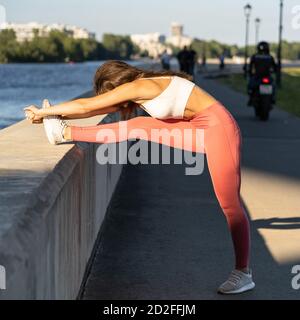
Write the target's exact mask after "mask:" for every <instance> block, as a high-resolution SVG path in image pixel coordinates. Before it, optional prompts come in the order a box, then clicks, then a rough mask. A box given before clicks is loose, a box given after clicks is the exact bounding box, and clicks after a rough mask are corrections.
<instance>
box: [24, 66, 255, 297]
mask: <svg viewBox="0 0 300 320" xmlns="http://www.w3.org/2000/svg"><path fill="white" fill-rule="evenodd" d="M94 89H95V93H96V96H95V97H92V98H82V99H76V100H73V101H70V102H65V103H61V104H58V105H56V106H51V107H50V105H49V103H47V100H45V101H44V105H43V108H42V109H39V108H37V107H36V106H29V107H27V108H25V109H24V110H25V113H26V116H27V118H28V119H29V120H31V121H32V123H40V122H42V121H43V122H44V126H45V130H46V134H47V137H48V139H49V142H50V143H52V144H58V143H61V142H66V141H85V142H94V143H95V142H96V143H114V142H120V141H124V140H127V139H132V138H139V137H140V133H139V129H142V130H143V131H144V132H146V133H147V137H146V138H145V137H144V135H143V137H142V139H148V140H150V141H154V142H157V143H163V142H162V138H161V136H159V137H157V135H156V136H155V135H152V134H150V132H151V130H153V129H164V130H166V129H167V130H168V129H169V130H172V129H177V130H178V129H179V130H180V132H183V131H184V130H185V129H192V130H194V131H195V129H197V128H198V129H202V130H203V131H204V144H203V145H202V147H201V146H200V148H197V145H196V143H195V135H193V136H192V138H191V141H190V142H191V143H189V144H188V146H186V147H185V146H181V148H182V149H186V150H189V151H195V152H199V151H200V152H203V153H205V154H206V157H207V163H208V168H209V172H210V175H211V178H212V182H213V187H214V191H215V193H216V196H217V199H218V201H219V204H220V206H221V208H222V210H223V212H224V214H225V217H226V220H227V223H228V227H229V230H230V232H231V236H232V240H233V245H234V251H235V268H234V270H233V271H232V272H231V274H230V275H229V278H228V280H227V281H225V282H224V283H223V284H222V285H221V286H220V287H219V288H218V292H219V293H223V294H233V293H241V292H244V291H247V290H251V289H253V288H254V286H255V284H254V282H253V281H252V273H251V270H250V268H249V251H250V235H249V234H250V232H249V222H248V218H247V215H246V213H245V210H244V208H243V205H242V202H241V198H240V183H241V174H240V151H241V150H240V149H241V133H240V129H239V127H238V125H237V123H236V121H235V120H234V118H233V116H232V115H231V114H230V113H229V111H228V110H227V109H226V108H225V107H224V106H223V105H222V104H221V103H220V102H218V101H217V100H216V99H214V98H213V97H212V96H210V95H209V94H208V93H206V92H205V91H203V90H202V89H201V88H199V87H198V86H196V85H195V84H194V83H193V82H192V81H191V78H190V77H189V76H188V75H186V74H185V73H180V72H172V71H163V72H154V71H144V70H141V69H138V68H135V67H132V66H130V65H128V64H126V63H124V62H121V61H108V62H106V63H105V64H103V65H102V66H101V67H99V69H98V70H97V71H96V74H95V78H94ZM136 107H141V108H143V109H144V110H146V111H147V112H148V113H149V114H150V115H151V117H147V116H139V117H135V118H131V119H128V118H129V117H130V114H131V112H132V111H133V109H134V108H136ZM116 111H120V112H121V114H122V120H121V121H119V122H115V123H108V124H100V125H97V126H91V127H75V126H68V125H67V124H66V122H65V121H64V119H74V118H87V117H92V116H95V115H99V114H107V113H110V112H116ZM120 124H123V125H126V130H120ZM104 129H109V130H110V131H112V132H113V133H114V134H113V135H106V136H105V135H103V134H102V133H103V132H104V131H105V132H107V130H104ZM194 131H193V132H194ZM170 141H171V140H170ZM167 144H168V145H169V146H172V147H178V145H177V144H176V143H175V142H174V140H172V141H171V142H168V143H167Z"/></svg>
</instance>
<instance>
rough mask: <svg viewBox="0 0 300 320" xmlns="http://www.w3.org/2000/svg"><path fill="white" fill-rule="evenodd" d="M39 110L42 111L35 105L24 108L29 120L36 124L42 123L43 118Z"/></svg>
mask: <svg viewBox="0 0 300 320" xmlns="http://www.w3.org/2000/svg"><path fill="white" fill-rule="evenodd" d="M39 110H40V109H39V108H37V107H36V106H34V105H31V106H28V107H26V108H24V111H25V115H26V118H27V120H29V121H31V123H34V124H37V123H42V122H43V117H42V116H40V115H39Z"/></svg>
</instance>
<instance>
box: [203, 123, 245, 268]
mask: <svg viewBox="0 0 300 320" xmlns="http://www.w3.org/2000/svg"><path fill="white" fill-rule="evenodd" d="M204 139H205V151H206V157H207V163H208V168H209V172H210V175H211V178H212V182H213V186H214V190H215V193H216V196H217V199H218V201H219V203H220V206H221V208H222V210H223V212H224V214H225V216H226V219H227V223H228V226H229V229H230V232H231V236H232V240H233V244H234V249H235V256H236V269H240V270H241V269H244V268H247V267H248V265H249V251H250V230H249V221H248V218H247V215H246V213H245V210H244V208H243V205H242V202H241V198H240V185H241V172H240V151H241V133H240V129H239V127H238V125H237V124H236V123H235V122H234V121H232V123H230V124H229V123H228V122H227V123H225V124H222V123H221V124H218V125H216V126H212V127H210V128H208V129H206V131H205V136H204Z"/></svg>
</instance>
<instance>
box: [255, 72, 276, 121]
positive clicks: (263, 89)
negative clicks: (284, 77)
mask: <svg viewBox="0 0 300 320" xmlns="http://www.w3.org/2000/svg"><path fill="white" fill-rule="evenodd" d="M273 91H274V86H273V79H272V77H270V76H268V77H262V78H259V79H258V82H257V86H255V88H254V90H253V92H252V105H253V107H254V110H255V116H256V117H258V118H260V120H262V121H267V120H268V119H269V114H270V111H271V110H272V109H273Z"/></svg>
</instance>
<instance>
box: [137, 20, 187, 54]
mask: <svg viewBox="0 0 300 320" xmlns="http://www.w3.org/2000/svg"><path fill="white" fill-rule="evenodd" d="M131 41H132V42H133V43H134V44H135V45H137V46H138V47H139V49H140V50H141V51H142V52H143V51H147V52H148V54H149V56H150V57H153V58H158V57H159V56H160V55H161V54H162V53H163V52H164V51H165V50H167V52H168V53H169V54H172V49H171V48H170V47H171V46H173V47H177V48H181V49H182V48H183V47H184V46H189V45H190V44H191V43H192V41H193V38H190V37H188V36H185V35H184V34H183V25H182V24H179V23H176V22H174V23H172V24H171V36H170V37H168V38H166V36H164V35H163V34H160V33H158V32H154V33H146V34H133V35H131Z"/></svg>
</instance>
